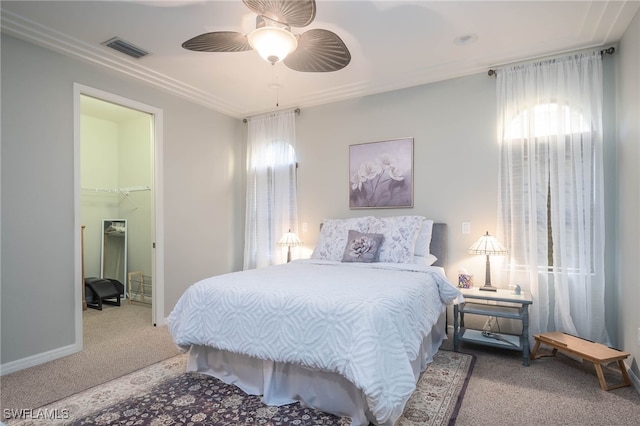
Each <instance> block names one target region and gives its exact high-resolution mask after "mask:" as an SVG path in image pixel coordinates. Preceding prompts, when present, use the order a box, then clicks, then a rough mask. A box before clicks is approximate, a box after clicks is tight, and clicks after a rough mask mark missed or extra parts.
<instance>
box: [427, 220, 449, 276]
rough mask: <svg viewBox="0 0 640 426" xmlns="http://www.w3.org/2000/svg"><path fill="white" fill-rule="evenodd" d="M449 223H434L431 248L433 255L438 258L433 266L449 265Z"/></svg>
mask: <svg viewBox="0 0 640 426" xmlns="http://www.w3.org/2000/svg"><path fill="white" fill-rule="evenodd" d="M448 247H449V246H448V244H447V224H446V223H434V224H433V228H432V230H431V248H430V250H429V251H430V252H431V254H432V255H434V256H435V257H437V258H438V260H437V261H436V262H435V263H434V264H433V266H441V267H443V268H445V267H446V266H447V261H448V259H447V251H448Z"/></svg>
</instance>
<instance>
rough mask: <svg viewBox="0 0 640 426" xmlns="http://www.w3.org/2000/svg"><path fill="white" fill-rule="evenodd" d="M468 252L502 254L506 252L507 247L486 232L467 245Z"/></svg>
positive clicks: (491, 254)
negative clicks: (469, 245)
mask: <svg viewBox="0 0 640 426" xmlns="http://www.w3.org/2000/svg"><path fill="white" fill-rule="evenodd" d="M469 254H484V255H487V256H493V255H503V254H507V249H506V248H504V246H503V245H502V244H500V242H499V241H498V240H496V239H495V237H492V236H491V235H489V233H488V232H487V233H486V234H485V235H483V236H482V237H480V238H479V239H478V241H476V242H475V243H473V244H472V245H471V247H469Z"/></svg>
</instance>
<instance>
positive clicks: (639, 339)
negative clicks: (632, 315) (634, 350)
mask: <svg viewBox="0 0 640 426" xmlns="http://www.w3.org/2000/svg"><path fill="white" fill-rule="evenodd" d="M638 346H640V328H639V329H638Z"/></svg>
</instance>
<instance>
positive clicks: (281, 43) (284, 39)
mask: <svg viewBox="0 0 640 426" xmlns="http://www.w3.org/2000/svg"><path fill="white" fill-rule="evenodd" d="M247 39H248V40H249V44H250V45H251V47H252V48H254V49H255V50H257V51H258V54H259V55H260V56H261V57H262V58H263V59H264V60H265V61H268V62H271V63H272V64H275V63H276V62H279V61H282V60H283V59H284V58H286V57H287V55H288V54H289V53H291V52H293V51H294V50H296V47H298V39H297V38H296V36H295V35H293V34H292V33H291V32H290V31H288V30H287V29H285V28H280V27H271V26H267V27H261V28H256V29H255V30H253V31H251V32H250V33H249V35H247Z"/></svg>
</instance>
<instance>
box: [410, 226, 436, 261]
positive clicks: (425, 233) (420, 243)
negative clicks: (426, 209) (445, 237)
mask: <svg viewBox="0 0 640 426" xmlns="http://www.w3.org/2000/svg"><path fill="white" fill-rule="evenodd" d="M432 231H433V220H430V219H425V220H424V221H423V222H422V226H421V227H420V232H418V239H417V240H416V249H415V252H414V255H415V256H428V255H429V254H430V253H431V251H430V249H431V232H432Z"/></svg>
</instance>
